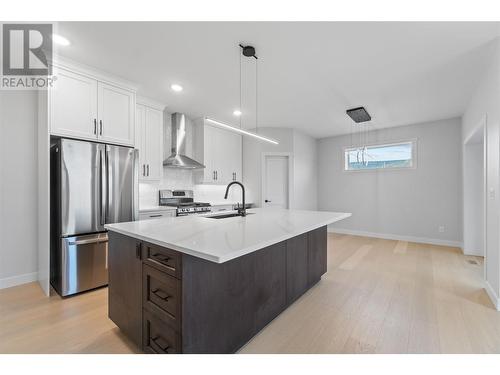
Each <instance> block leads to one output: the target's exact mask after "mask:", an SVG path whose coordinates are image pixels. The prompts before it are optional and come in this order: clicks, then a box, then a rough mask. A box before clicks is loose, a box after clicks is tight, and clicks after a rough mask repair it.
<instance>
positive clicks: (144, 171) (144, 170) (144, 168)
mask: <svg viewBox="0 0 500 375" xmlns="http://www.w3.org/2000/svg"><path fill="white" fill-rule="evenodd" d="M142 175H143V176H146V164H143V165H142Z"/></svg>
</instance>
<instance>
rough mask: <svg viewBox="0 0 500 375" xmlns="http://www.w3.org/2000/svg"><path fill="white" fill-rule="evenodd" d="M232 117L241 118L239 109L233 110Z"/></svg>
mask: <svg viewBox="0 0 500 375" xmlns="http://www.w3.org/2000/svg"><path fill="white" fill-rule="evenodd" d="M233 115H235V116H238V117H240V116H241V111H240V110H239V109H235V110H234V111H233Z"/></svg>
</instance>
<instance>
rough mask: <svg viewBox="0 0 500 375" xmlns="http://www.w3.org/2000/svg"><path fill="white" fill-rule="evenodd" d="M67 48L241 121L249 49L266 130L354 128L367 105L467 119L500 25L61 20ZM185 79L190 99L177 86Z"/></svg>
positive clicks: (206, 111) (194, 112)
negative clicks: (244, 48)
mask: <svg viewBox="0 0 500 375" xmlns="http://www.w3.org/2000/svg"><path fill="white" fill-rule="evenodd" d="M58 27H59V28H58V33H59V34H61V35H63V36H65V37H67V38H68V39H70V41H71V42H72V44H71V46H69V47H64V48H61V49H60V53H61V54H62V55H64V56H67V57H69V58H71V59H74V60H76V61H79V62H81V63H85V64H88V65H91V66H94V67H96V68H99V69H102V70H105V71H108V72H110V73H113V74H116V75H119V76H122V77H124V78H127V79H129V80H131V81H134V82H137V83H138V84H139V85H140V86H139V94H141V95H145V96H149V97H151V98H154V99H157V100H161V101H163V102H164V103H165V104H166V105H167V106H168V108H169V110H171V111H180V112H185V113H186V114H188V115H189V116H192V117H198V116H202V115H206V116H211V117H214V118H216V119H219V120H221V121H226V122H229V123H233V124H236V123H237V122H238V120H237V119H236V118H235V117H234V116H233V115H232V112H233V110H234V109H235V108H237V107H239V56H240V55H239V48H238V47H237V45H238V43H240V42H243V43H248V44H252V45H254V46H255V47H256V49H257V55H258V56H259V63H258V64H259V65H258V69H259V70H258V71H259V80H258V89H259V100H258V118H259V126H277V127H281V126H282V127H292V128H297V129H301V130H302V131H304V132H306V133H308V134H310V135H312V136H315V137H325V136H330V135H337V134H343V133H349V132H350V131H351V124H352V121H351V120H350V119H349V118H348V117H347V115H346V114H345V110H346V109H348V108H351V107H355V106H365V107H366V109H367V110H368V111H369V113H370V114H371V115H372V118H373V120H372V124H373V126H375V127H376V128H383V127H391V126H398V125H405V124H410V123H415V122H421V121H430V120H437V119H443V118H450V117H455V116H460V115H461V114H462V113H463V111H464V109H465V106H466V104H467V102H468V100H469V97H470V95H471V92H472V90H473V89H474V87H475V85H476V84H477V81H478V79H479V77H480V74H481V71H482V70H483V69H484V67H485V66H486V64H487V61H488V57H489V56H490V55H489V54H490V53H491V44H488V43H489V42H491V41H492V40H493V39H494V38H495V37H497V36H498V35H500V34H499V24H498V23H474V22H456V23H446V22H435V23H431V22H421V23H403V22H401V23H389V22H386V23H385V22H329V23H312V22H300V23H299V22H286V23H284V22H267V23H265V22H264V23H263V22H230V23H222V22H192V23H188V22H102V23H98V22H90V23H81V22H62V23H59V25H58ZM242 73H243V90H242V91H243V103H242V104H243V105H242V111H243V113H244V116H243V117H242V121H243V126H244V127H247V128H250V127H253V126H254V124H255V118H254V112H255V111H254V107H255V101H254V95H255V94H254V92H255V91H254V90H255V84H254V80H255V76H254V74H255V62H254V60H253V59H247V58H243V67H242ZM172 83H179V84H181V85H182V86H183V87H184V91H183V92H182V93H174V92H172V91H171V90H170V84H172Z"/></svg>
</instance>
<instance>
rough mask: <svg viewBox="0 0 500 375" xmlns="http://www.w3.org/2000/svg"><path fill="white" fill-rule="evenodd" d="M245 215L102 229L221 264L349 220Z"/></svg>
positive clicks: (283, 213) (271, 212) (334, 215)
mask: <svg viewBox="0 0 500 375" xmlns="http://www.w3.org/2000/svg"><path fill="white" fill-rule="evenodd" d="M226 213H227V212H224V214H226ZM247 213H248V214H249V215H247V216H246V217H241V216H237V217H231V218H225V219H212V218H209V217H206V216H199V215H188V216H181V217H168V218H160V219H153V220H144V221H131V222H126V223H117V224H106V225H105V228H106V229H108V230H110V231H114V232H117V233H120V234H124V235H127V236H130V237H134V238H137V239H139V240H142V241H147V242H150V243H153V244H156V245H159V246H162V247H167V248H169V249H173V250H177V251H179V252H181V253H185V254H189V255H192V256H195V257H198V258H202V259H206V260H209V261H212V262H216V263H223V262H227V261H229V260H231V259H235V258H238V257H240V256H242V255H245V254H249V253H252V252H254V251H256V250H259V249H262V248H264V247H267V246H270V245H273V244H275V243H278V242H281V241H284V240H287V239H289V238H292V237H295V236H298V235H300V234H302V233H305V232H309V231H311V230H314V229H317V228H320V227H322V226H325V225H328V224H331V223H334V222H336V221H339V220H342V219H345V218H347V217H349V216H351V214H350V213H344V212H327V211H301V210H284V209H267V208H252V209H249V210H247Z"/></svg>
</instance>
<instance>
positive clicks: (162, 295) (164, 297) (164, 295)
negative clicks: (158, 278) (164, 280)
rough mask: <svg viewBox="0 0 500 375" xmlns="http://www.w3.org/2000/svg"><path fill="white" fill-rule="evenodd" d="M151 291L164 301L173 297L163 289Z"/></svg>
mask: <svg viewBox="0 0 500 375" xmlns="http://www.w3.org/2000/svg"><path fill="white" fill-rule="evenodd" d="M151 293H153V294H154V295H155V296H157V297H158V298H160V299H162V300H164V301H168V299H169V298H171V297H172V296H170V295H168V294H167V293H165V292H164V291H163V290H160V289H158V288H156V289H153V290H152V291H151Z"/></svg>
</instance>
